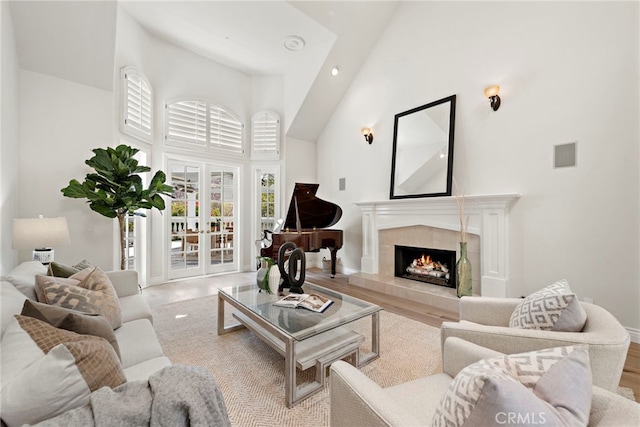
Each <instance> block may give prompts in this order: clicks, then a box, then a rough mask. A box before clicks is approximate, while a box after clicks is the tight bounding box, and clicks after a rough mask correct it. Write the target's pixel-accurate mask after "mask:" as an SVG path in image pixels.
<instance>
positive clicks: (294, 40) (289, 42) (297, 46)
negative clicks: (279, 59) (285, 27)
mask: <svg viewBox="0 0 640 427" xmlns="http://www.w3.org/2000/svg"><path fill="white" fill-rule="evenodd" d="M283 43H284V47H285V48H286V49H287V50H291V51H294V52H295V51H298V50H302V49H304V45H305V41H304V39H303V38H302V37H300V36H287V37H285V38H284V42H283Z"/></svg>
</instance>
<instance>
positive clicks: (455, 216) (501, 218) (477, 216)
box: [356, 193, 520, 297]
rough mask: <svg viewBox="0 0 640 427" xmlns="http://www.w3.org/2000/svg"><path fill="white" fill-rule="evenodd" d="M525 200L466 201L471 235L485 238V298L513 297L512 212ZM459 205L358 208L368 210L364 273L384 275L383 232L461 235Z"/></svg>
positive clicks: (444, 200) (400, 202) (438, 200)
mask: <svg viewBox="0 0 640 427" xmlns="http://www.w3.org/2000/svg"><path fill="white" fill-rule="evenodd" d="M519 198H520V194H517V193H510V194H487V195H476V196H464V214H465V216H467V215H468V216H469V228H468V232H469V233H472V234H477V235H479V236H480V259H481V282H480V283H481V290H482V295H483V296H495V297H505V296H506V295H507V282H508V279H509V275H508V267H509V263H508V254H509V247H508V246H509V211H510V208H511V205H512V204H513V203H514V202H515V201H516V200H518V199H519ZM458 201H459V200H458V199H457V198H456V197H454V196H450V197H433V198H419V199H394V200H384V201H373V202H357V203H356V205H358V206H360V209H361V210H362V258H361V271H362V272H363V273H370V274H377V273H378V268H379V261H380V259H379V245H378V233H379V232H380V230H386V229H392V228H398V227H409V226H414V225H426V226H430V227H436V228H443V229H447V230H454V231H458V230H460V214H459V208H458Z"/></svg>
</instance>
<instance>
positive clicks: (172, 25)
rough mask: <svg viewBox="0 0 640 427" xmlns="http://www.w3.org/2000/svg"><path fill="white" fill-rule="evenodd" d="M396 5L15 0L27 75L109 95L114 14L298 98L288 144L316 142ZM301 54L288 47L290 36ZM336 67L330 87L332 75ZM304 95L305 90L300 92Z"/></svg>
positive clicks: (20, 50)
mask: <svg viewBox="0 0 640 427" xmlns="http://www.w3.org/2000/svg"><path fill="white" fill-rule="evenodd" d="M397 4H398V3H397V2H396V1H371V2H367V1H282V0H267V1H162V0H155V1H154V0H149V1H128V0H126V1H123V0H120V1H119V2H118V1H12V2H11V13H12V18H13V21H14V29H15V31H16V44H17V50H18V60H19V62H20V66H21V67H22V68H25V69H28V70H31V71H36V72H40V73H44V74H50V75H53V76H56V77H59V78H63V79H67V80H71V81H75V82H78V83H81V84H86V85H90V86H94V87H97V88H100V89H105V90H112V85H113V73H114V48H115V31H116V20H117V15H118V5H120V6H122V7H123V8H124V9H125V10H126V11H127V12H128V13H129V14H130V15H131V16H133V18H134V19H136V20H137V21H138V22H139V23H140V24H141V25H142V26H143V27H144V28H145V30H146V31H147V32H148V33H149V34H151V35H152V36H154V37H156V38H158V39H161V40H164V41H166V42H168V43H171V44H174V45H176V46H178V47H181V48H184V49H186V50H189V51H192V52H194V53H196V54H198V55H201V56H204V57H206V58H209V59H211V60H214V61H216V62H219V63H221V64H224V65H227V66H229V67H231V68H234V69H236V70H238V71H240V72H243V73H246V74H248V75H252V76H264V75H283V76H284V80H285V85H286V84H287V82H289V83H290V84H292V85H297V86H296V90H302V93H303V95H302V98H301V99H302V101H301V103H300V105H299V107H298V108H297V109H296V111H295V112H294V114H291V116H292V117H289V120H287V121H286V123H288V126H287V129H285V132H286V134H287V135H288V136H292V137H296V138H300V139H305V140H311V141H314V140H315V139H317V137H318V135H319V134H320V132H321V131H322V129H323V128H324V126H325V124H326V122H327V121H328V120H329V118H330V117H331V114H332V112H333V110H334V109H335V107H336V106H337V104H338V103H339V102H340V99H341V98H342V95H343V94H344V92H345V91H346V90H347V88H348V87H349V85H350V83H351V81H352V79H353V78H354V77H355V75H356V74H357V73H358V71H359V69H360V66H361V65H362V62H363V61H364V59H365V58H366V56H367V55H368V53H369V52H370V50H371V48H372V47H373V45H374V44H375V42H376V41H377V39H378V37H379V36H380V34H381V33H382V32H383V31H384V29H385V28H386V25H387V23H388V21H389V19H390V18H391V16H392V15H393V13H394V11H395V8H396V7H397ZM292 35H294V36H299V37H301V38H302V39H303V40H304V48H303V49H302V50H299V51H291V50H288V49H286V48H285V46H284V40H285V38H286V37H287V36H292ZM334 66H338V67H339V68H340V74H339V76H338V77H336V78H334V77H332V76H331V74H330V70H331V68H333V67H334ZM300 86H302V87H300Z"/></svg>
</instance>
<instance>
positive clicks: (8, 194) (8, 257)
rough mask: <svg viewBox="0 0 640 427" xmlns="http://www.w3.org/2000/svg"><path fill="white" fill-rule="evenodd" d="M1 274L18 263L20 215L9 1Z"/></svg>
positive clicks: (0, 152) (3, 80) (1, 93)
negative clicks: (14, 244) (15, 223)
mask: <svg viewBox="0 0 640 427" xmlns="http://www.w3.org/2000/svg"><path fill="white" fill-rule="evenodd" d="M0 26H1V28H0V30H1V31H0V46H1V47H2V49H1V51H2V58H1V67H0V100H1V102H0V253H1V255H0V274H7V273H9V271H11V269H13V267H15V266H16V265H17V263H18V255H17V253H16V251H14V250H12V249H11V244H12V239H13V236H12V231H11V230H12V224H13V218H16V217H18V209H19V205H20V191H19V188H18V164H19V158H20V153H19V150H18V139H19V137H20V133H19V116H18V111H19V108H20V101H19V94H18V85H19V80H20V79H19V69H18V56H17V53H16V47H15V38H14V32H13V22H12V19H11V13H10V10H9V3H8V2H4V1H3V2H1V3H0Z"/></svg>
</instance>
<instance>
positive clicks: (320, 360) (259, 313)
mask: <svg viewBox="0 0 640 427" xmlns="http://www.w3.org/2000/svg"><path fill="white" fill-rule="evenodd" d="M303 289H304V292H305V293H307V294H310V293H314V294H319V295H322V296H325V297H327V298H329V299H331V300H333V304H332V305H330V306H329V307H328V308H327V309H326V310H325V311H324V312H323V313H314V312H312V311H310V310H306V309H304V308H287V307H279V306H276V305H274V303H275V302H276V301H278V300H279V299H280V298H282V297H279V296H277V295H272V294H267V293H266V292H258V287H257V286H256V284H255V282H253V283H248V284H245V285H236V286H229V287H226V288H222V289H220V290H219V291H218V335H222V334H226V333H228V332H232V331H235V330H237V329H240V328H245V327H246V328H248V329H250V330H251V331H252V332H254V333H255V334H256V335H257V336H258V337H260V338H261V339H262V340H263V341H264V342H265V343H267V344H268V345H269V346H271V347H272V348H273V349H274V350H276V351H277V352H279V353H280V354H282V355H283V356H284V365H285V401H286V404H287V406H288V407H292V406H293V405H295V404H296V403H298V402H299V401H301V400H302V399H304V398H306V397H308V396H309V395H311V394H313V393H315V392H317V391H319V390H321V389H322V387H324V384H325V380H326V367H327V366H329V365H330V364H331V363H333V362H334V361H336V360H340V359H343V358H345V357H347V356H351V361H352V362H351V363H352V364H354V365H355V366H357V367H361V366H363V365H365V364H367V363H369V362H371V361H373V360H375V359H377V358H378V357H380V341H379V338H380V317H379V313H380V310H382V308H381V307H380V306H377V305H375V304H370V303H368V302H366V301H363V300H360V299H358V298H354V297H351V296H348V295H344V294H341V293H339V292H336V291H332V290H330V289H326V288H323V287H321V286H318V285H314V284H312V283H309V282H305V284H304V285H303ZM225 303H227V304H229V305H230V306H232V307H233V308H235V309H236V310H235V311H234V313H233V317H234V318H236V319H237V320H238V321H239V323H234V324H230V325H225V316H224V309H225ZM367 316H371V351H370V352H368V353H366V354H362V355H361V354H360V343H361V342H363V341H364V339H365V338H364V337H363V336H362V335H360V334H358V333H356V332H354V331H352V330H351V329H349V327H348V325H349V324H350V323H352V322H354V321H356V320H358V319H362V318H364V317H367ZM314 366H315V380H314V381H312V382H309V383H305V384H303V385H300V386H298V385H297V384H296V382H297V378H296V368H299V369H301V370H306V369H309V368H311V367H314Z"/></svg>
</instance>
